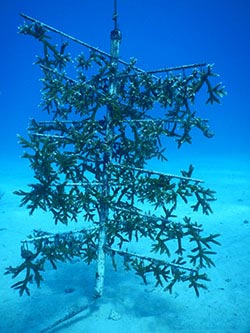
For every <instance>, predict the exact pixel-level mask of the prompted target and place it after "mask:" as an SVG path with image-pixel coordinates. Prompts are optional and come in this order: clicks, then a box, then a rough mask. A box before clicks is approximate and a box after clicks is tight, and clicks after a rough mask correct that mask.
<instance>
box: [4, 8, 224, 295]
mask: <svg viewBox="0 0 250 333" xmlns="http://www.w3.org/2000/svg"><path fill="white" fill-rule="evenodd" d="M22 17H24V18H25V23H24V24H23V25H22V26H21V27H20V28H19V32H20V33H21V34H24V35H30V36H32V37H34V38H35V39H36V40H37V41H38V42H39V43H40V44H41V45H42V54H41V55H39V56H38V57H37V62H36V63H37V65H38V66H39V67H40V69H41V71H42V73H43V77H42V79H41V81H42V84H43V88H42V102H41V105H42V108H43V111H44V112H45V113H47V116H46V120H43V121H41V120H40V121H37V120H35V119H32V120H31V122H30V125H29V129H28V138H23V137H19V138H20V143H21V145H22V146H23V148H24V149H26V150H25V151H24V154H23V157H24V158H26V159H28V160H29V162H30V167H31V169H32V170H33V172H34V183H33V184H30V185H29V191H23V190H19V191H16V192H15V193H16V194H17V195H20V196H21V198H22V199H21V205H22V206H26V207H27V208H28V209H29V212H30V214H33V212H34V211H36V210H37V209H42V210H44V211H48V212H49V213H50V214H51V215H52V217H53V220H54V223H55V224H59V223H63V224H66V225H68V224H69V225H70V224H71V223H74V224H75V222H77V225H78V226H79V229H78V231H69V232H64V233H56V234H52V233H48V232H44V231H41V230H34V233H33V234H32V235H30V236H29V237H28V238H27V239H26V240H24V241H22V246H21V256H22V259H23V262H22V264H20V266H18V267H12V266H10V267H8V268H7V269H6V274H11V275H12V276H13V277H14V278H15V277H17V276H19V275H20V276H22V278H21V280H20V281H18V282H16V283H15V284H14V285H13V286H12V287H13V288H15V289H17V290H18V291H19V293H20V295H22V294H23V293H24V292H26V293H27V294H30V289H29V285H30V284H31V283H32V282H34V281H35V282H36V284H37V285H38V286H40V283H41V281H42V280H43V276H42V272H43V271H44V269H45V263H46V262H49V263H51V265H52V267H53V268H56V267H57V263H58V262H70V261H72V260H73V259H75V258H79V259H80V260H82V261H83V262H84V263H86V264H90V263H92V262H93V261H96V264H97V268H96V285H95V293H94V294H95V296H96V297H100V296H101V295H102V294H103V288H104V277H105V266H106V261H107V260H108V259H110V260H111V262H112V264H113V267H114V269H115V270H116V269H117V266H118V263H119V264H120V266H121V265H124V268H125V270H133V271H134V272H135V273H136V274H137V275H138V276H139V277H141V278H142V280H143V282H144V283H145V284H147V282H148V281H150V282H151V283H152V281H153V283H154V284H155V285H156V286H159V287H162V288H163V289H164V290H165V291H169V292H170V293H171V292H172V290H173V287H174V285H175V284H176V283H179V282H182V283H186V284H187V286H188V287H189V288H193V289H194V291H195V293H196V294H197V296H199V291H200V289H201V288H206V285H205V284H204V283H205V282H206V281H208V280H209V279H208V277H207V275H206V273H205V272H204V270H205V269H206V268H208V267H211V266H213V265H214V262H213V260H212V259H211V257H212V256H213V255H214V254H215V252H214V251H213V250H212V249H211V248H212V246H213V245H219V243H218V241H217V237H218V235H217V234H211V235H206V234H204V232H203V227H202V225H201V224H200V223H198V222H196V221H194V220H193V215H195V214H193V212H197V211H201V212H202V213H203V214H206V215H208V214H210V213H211V212H212V209H211V207H210V203H211V201H213V200H215V197H214V194H215V192H214V191H212V190H210V189H208V188H206V187H204V186H203V181H202V180H200V179H196V178H193V171H194V168H193V166H192V165H190V167H189V169H188V170H186V171H180V174H178V175H175V174H168V173H164V172H159V171H157V170H151V169H150V168H147V163H148V162H149V161H150V160H152V159H154V160H158V162H157V163H158V164H157V165H159V166H160V165H161V164H162V163H167V162H166V160H167V159H166V156H165V154H164V153H165V148H164V146H165V145H166V142H167V140H174V141H175V142H176V145H177V147H178V148H180V147H181V146H182V145H183V144H185V143H189V144H191V143H192V136H191V130H192V129H199V130H200V131H201V133H203V134H204V135H205V136H206V137H208V138H210V137H212V133H211V132H210V130H209V127H208V121H207V120H206V119H203V118H201V117H200V116H198V115H197V114H196V111H195V110H194V104H195V102H196V96H197V94H199V95H201V96H203V97H204V96H205V99H204V102H205V103H207V104H213V103H219V102H220V99H221V97H223V95H225V92H224V88H223V86H221V83H215V84H213V82H212V81H213V80H214V78H215V77H216V76H217V75H216V74H215V73H214V72H213V66H211V65H207V64H204V63H202V64H191V65H184V66H179V67H174V68H163V69H158V70H151V71H144V70H143V69H141V68H138V67H137V66H136V61H135V60H134V59H131V60H130V62H125V61H124V60H122V59H120V57H119V47H120V42H121V32H120V30H119V28H118V22H117V11H116V7H115V11H114V16H113V20H114V30H113V31H112V32H111V50H110V53H106V52H104V51H102V50H100V49H98V48H95V47H93V46H91V45H89V44H87V43H85V42H82V41H81V40H79V39H77V38H74V37H72V36H69V35H67V34H65V33H63V32H62V31H59V30H57V29H55V28H53V27H51V26H48V25H46V24H44V23H42V22H40V21H37V20H36V19H33V18H31V17H29V16H27V15H24V14H22ZM58 35H59V36H60V40H61V44H59V45H58V43H56V42H55V40H56V36H58ZM53 41H54V42H53ZM70 42H71V43H76V44H77V45H78V46H79V47H81V48H82V52H81V53H80V54H78V55H77V56H75V57H73V56H72V55H71V54H70V53H69V52H68V49H69V48H70ZM71 45H72V44H71ZM203 88H205V89H203ZM204 90H205V91H204ZM206 96H207V97H206ZM155 110H157V111H155ZM153 111H155V112H153ZM163 141H164V144H163ZM163 165H165V164H163ZM161 168H162V167H161ZM181 205H186V206H187V207H189V210H190V215H187V216H180V215H179V214H178V208H179V207H180V206H181ZM191 215H192V216H191ZM141 242H143V246H140V243H141Z"/></svg>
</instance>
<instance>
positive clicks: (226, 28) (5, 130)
mask: <svg viewBox="0 0 250 333" xmlns="http://www.w3.org/2000/svg"><path fill="white" fill-rule="evenodd" d="M117 4H118V14H119V17H118V23H119V28H120V30H121V32H122V43H121V48H120V56H121V58H122V59H124V60H126V61H129V59H130V58H131V57H135V58H136V59H137V65H138V66H139V67H141V68H143V69H145V70H151V69H157V68H164V67H174V66H179V65H186V64H193V63H202V62H206V63H209V64H215V65H214V71H215V72H216V73H219V74H220V78H219V80H221V81H222V82H223V84H224V85H225V87H226V91H227V96H225V97H224V98H223V99H222V103H221V104H220V105H212V106H209V105H205V104H204V103H203V104H202V103H201V104H200V105H197V109H198V110H199V112H200V114H201V115H202V117H204V118H207V119H209V122H210V127H211V129H212V131H213V132H214V133H215V135H214V137H213V138H211V139H207V138H204V137H203V136H202V134H201V133H200V132H194V135H193V143H192V144H191V145H188V144H185V145H184V146H183V147H181V148H180V149H177V148H176V146H175V145H174V144H173V143H172V142H171V139H170V140H169V145H168V141H166V144H167V146H166V148H167V150H166V156H167V158H168V160H169V161H168V162H167V164H166V165H165V166H164V170H165V171H166V172H169V173H179V170H180V169H187V168H188V166H189V164H191V163H192V164H193V165H194V166H195V177H197V178H202V179H204V180H205V183H206V185H207V186H208V187H209V188H212V189H214V190H215V191H216V192H217V201H216V202H215V203H213V205H212V208H213V211H214V214H213V215H211V216H209V217H206V216H205V217H202V216H201V218H200V219H201V221H200V222H202V223H204V228H205V230H207V231H208V232H212V233H220V234H221V239H220V242H221V243H222V246H221V247H220V248H219V249H218V250H217V252H218V254H217V256H216V259H215V262H216V267H215V268H212V269H211V270H210V271H209V272H208V273H209V277H210V278H211V282H210V283H208V287H209V289H208V291H205V292H202V295H201V296H200V298H199V299H197V298H196V297H195V295H193V293H192V291H190V290H185V289H181V288H180V290H178V291H177V292H176V293H174V294H173V295H169V294H168V293H166V294H163V293H161V292H160V291H159V292H158V291H154V292H151V290H145V286H143V285H141V284H140V281H138V280H137V278H136V277H135V276H134V274H133V273H125V272H124V271H123V269H121V271H119V272H113V270H112V267H111V265H110V268H109V269H108V273H107V277H106V280H105V284H106V286H105V288H106V291H105V296H104V298H103V301H102V302H103V303H102V304H101V305H100V308H99V309H96V311H93V312H91V313H89V312H88V313H84V314H82V315H81V317H80V318H78V320H75V321H74V322H73V323H71V324H70V325H68V326H67V325H66V326H64V327H62V328H61V329H60V330H58V332H100V333H102V332H116V331H118V330H119V331H120V332H121V333H122V332H125V331H127V330H128V329H129V330H130V331H131V332H135V333H136V332H146V333H149V332H159V333H163V332H170V333H172V332H182V333H186V332H187V333H193V332H208V333H210V332H211V333H212V332H213V333H231V332H237V333H249V332H250V316H249V308H250V297H249V295H250V284H249V281H250V247H249V244H250V179H249V172H250V88H249V87H250V83H249V80H250V66H249V61H250V1H248V0H238V1H236V0H228V1H226V0H210V1H203V0H179V1H167V0H154V1H150V0H134V1H133V0H126V1H125V0H118V1H117ZM0 9H1V20H0V36H1V38H0V40H1V53H0V73H1V76H0V112H1V122H0V126H1V129H0V161H1V166H0V177H1V183H0V192H1V194H3V196H2V197H1V201H0V205H1V206H0V207H1V210H0V214H1V215H0V235H1V241H0V254H1V258H2V263H1V273H0V274H1V280H0V281H1V290H0V297H1V304H0V316H1V321H0V332H40V331H41V330H42V329H43V328H45V327H47V326H49V325H50V324H51V323H53V322H55V321H56V319H57V318H60V317H63V316H64V315H65V314H66V313H67V311H69V309H70V308H73V307H74V306H76V305H79V304H82V302H83V303H84V300H85V301H86V302H88V301H89V299H91V297H92V291H93V288H94V271H95V267H94V266H93V267H87V268H86V266H85V264H82V263H76V264H74V265H71V264H64V265H61V267H60V268H59V269H58V270H57V271H53V270H48V271H46V273H44V277H45V282H44V283H42V285H41V288H40V289H36V288H35V287H34V289H32V291H31V296H30V297H27V296H23V297H22V298H20V297H19V295H18V293H17V292H16V291H13V290H12V289H11V288H10V285H11V284H12V283H13V281H12V280H11V278H10V276H5V275H3V273H4V269H5V267H7V266H8V265H12V264H13V265H14V264H16V263H18V262H19V260H20V249H19V248H20V241H21V240H22V239H24V238H25V237H26V235H28V234H29V233H30V232H31V231H32V230H33V229H34V228H43V229H45V230H46V227H47V225H49V224H51V223H53V221H49V220H48V219H47V217H46V215H43V213H39V212H38V213H36V214H34V216H29V214H28V211H27V210H26V209H25V208H20V207H19V203H20V202H19V198H18V197H16V196H14V195H13V191H15V190H17V189H19V188H23V187H25V186H26V184H28V183H30V182H31V181H32V171H31V170H30V169H29V166H28V162H27V161H24V160H22V159H21V155H22V149H21V147H20V146H19V145H18V140H17V133H18V134H21V135H23V136H25V135H26V134H27V126H28V123H29V119H30V118H35V119H43V113H42V110H41V108H39V106H38V105H39V103H40V99H41V93H40V89H41V82H40V81H39V79H40V78H41V76H42V73H41V71H40V69H39V66H37V65H34V64H33V63H34V62H35V60H36V55H37V54H40V52H41V45H39V43H38V42H37V41H36V40H35V39H33V38H30V37H29V36H24V35H19V34H17V31H18V26H19V25H20V24H22V23H23V22H24V19H23V18H22V17H20V16H19V14H20V13H25V14H27V15H29V16H31V17H33V18H36V19H37V20H40V21H42V22H44V23H46V24H48V25H50V26H53V27H55V28H57V29H59V30H61V31H63V32H66V33H68V34H69V35H71V36H74V37H77V38H79V39H80V40H83V41H84V42H87V43H88V44H91V45H93V46H95V47H98V48H100V49H102V50H104V51H106V52H109V47H110V31H111V30H112V29H113V21H112V15H113V10H114V8H113V1H112V0H91V1H90V0H88V1H87V0H81V1H80V0H75V1H69V0H68V1H66V0H60V1H59V0H51V1H48V0H43V1H34V0H27V1H24V0H21V1H14V0H10V1H1V3H0ZM154 167H155V168H156V169H161V170H162V166H158V165H157V163H156V164H155V165H154ZM86 272H87V273H88V274H86V275H85V273H86ZM69 288H73V289H74V292H73V293H67V292H66V291H65V290H69ZM112 311H113V313H116V314H117V317H115V318H110V313H111V312H112ZM114 319H115V320H114ZM55 331H56V330H55Z"/></svg>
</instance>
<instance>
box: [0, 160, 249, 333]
mask: <svg viewBox="0 0 250 333" xmlns="http://www.w3.org/2000/svg"><path fill="white" fill-rule="evenodd" d="M192 159H194V160H195V161H194V162H195V164H198V168H197V171H196V173H195V176H197V177H199V178H203V179H205V181H206V183H205V184H206V185H207V186H208V187H210V188H212V189H215V190H216V192H217V198H218V199H217V201H216V202H214V203H213V205H212V207H213V211H214V213H213V215H210V216H209V217H206V216H202V215H201V216H198V217H197V221H198V220H199V222H202V223H203V224H204V228H205V231H206V232H207V233H220V234H221V237H220V242H221V244H222V246H220V247H216V250H217V255H216V256H215V257H214V260H215V263H216V267H214V268H211V269H209V270H208V271H207V273H208V275H209V277H210V278H211V282H209V283H208V288H209V289H208V290H207V291H201V295H200V297H199V298H197V297H196V296H195V294H194V292H193V290H190V289H188V287H187V286H186V285H185V286H181V285H178V286H177V287H176V288H175V289H174V291H173V294H172V295H170V294H168V293H164V292H163V291H162V290H161V289H157V288H154V285H153V284H149V285H147V286H145V285H143V284H142V283H141V280H140V279H139V277H137V276H136V275H135V274H134V273H133V272H125V271H124V269H123V268H122V267H120V269H119V271H118V272H115V271H113V268H112V266H111V264H108V265H107V268H106V279H105V292H104V295H103V297H102V298H101V299H99V301H98V303H96V304H95V305H94V306H93V305H92V306H88V305H89V304H90V303H91V302H92V296H93V291H94V277H95V265H91V266H86V265H85V264H84V263H81V262H76V263H72V264H60V265H59V267H58V270H57V271H54V270H52V269H51V268H50V266H48V269H47V271H46V272H45V273H44V279H45V281H44V282H43V283H42V285H41V288H40V289H38V288H36V286H35V285H34V287H33V286H32V288H31V296H30V297H29V296H26V295H25V296H23V297H20V296H19V294H18V292H16V291H14V290H13V289H11V288H10V286H11V284H13V283H14V282H16V281H17V280H15V281H13V280H12V279H11V277H10V276H9V275H3V273H4V269H5V267H7V266H9V265H13V266H15V265H16V264H18V263H20V262H21V258H20V241H21V240H22V239H24V238H25V237H26V235H28V234H30V233H31V231H32V230H33V229H34V228H36V229H38V228H41V229H43V230H52V229H53V228H54V230H57V231H58V230H60V227H58V228H55V227H51V225H53V222H52V221H51V217H50V215H48V214H46V213H43V212H37V213H35V214H34V215H33V216H29V214H28V211H27V209H25V208H21V207H19V200H20V198H19V197H17V196H15V195H13V191H14V190H17V189H19V188H23V189H25V187H26V184H27V183H30V182H31V178H30V171H29V169H28V167H27V164H26V162H25V163H24V162H23V161H22V160H20V159H19V158H18V157H17V158H16V159H15V158H13V159H12V160H10V158H9V157H8V156H6V158H3V160H2V161H1V169H0V177H1V183H0V191H1V192H3V193H4V195H3V197H2V198H1V201H0V204H1V209H0V214H1V218H0V223H1V225H0V235H1V238H0V254H1V261H0V264H1V288H0V298H1V302H0V332H1V333H8V332H11V333H15V332H16V333H24V332H25V333H36V332H40V331H41V330H42V329H45V328H47V327H49V326H50V325H51V324H53V323H54V322H56V321H57V320H59V319H60V318H63V317H64V316H66V315H67V314H68V313H70V312H72V311H74V310H76V309H77V308H78V307H81V306H84V305H86V310H84V311H82V312H81V313H80V314H79V315H77V316H75V317H74V318H73V319H72V320H69V321H66V322H65V323H64V324H62V325H61V326H58V327H56V328H55V329H54V330H51V331H50V332H60V333H66V332H84V333H92V332H96V333H106V332H109V333H110V332H119V333H127V332H130V333H137V332H142V333H151V332H156V333H176V332H180V333H193V332H195V333H196V332H200V333H210V332H211V333H212V332H213V333H249V332H250V180H249V171H250V156H246V155H244V154H242V155H237V156H236V155H231V156H221V155H220V156H218V155H215V156H213V155H208V156H203V157H200V156H198V157H197V156H196V157H193V156H192V158H190V160H191V162H193V160H192ZM7 161H8V162H7ZM171 171H172V170H171ZM194 218H195V216H194ZM76 227H77V226H75V224H74V226H73V229H74V228H76ZM69 288H71V291H72V292H71V293H68V292H66V291H67V290H68V289H69Z"/></svg>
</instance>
